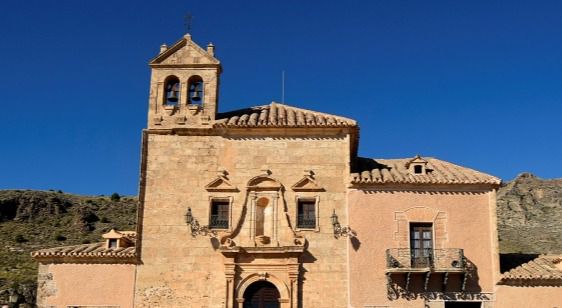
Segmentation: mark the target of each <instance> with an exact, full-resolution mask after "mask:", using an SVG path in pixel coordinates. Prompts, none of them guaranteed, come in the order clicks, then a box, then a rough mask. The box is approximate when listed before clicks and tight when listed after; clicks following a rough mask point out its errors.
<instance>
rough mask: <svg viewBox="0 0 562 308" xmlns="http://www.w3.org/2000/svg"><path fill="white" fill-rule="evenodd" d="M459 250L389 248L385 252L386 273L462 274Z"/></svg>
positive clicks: (462, 257)
mask: <svg viewBox="0 0 562 308" xmlns="http://www.w3.org/2000/svg"><path fill="white" fill-rule="evenodd" d="M465 263H466V261H465V258H464V252H463V250H462V249H460V248H445V249H427V248H390V249H387V250H386V267H387V272H426V271H431V272H463V271H465V268H466V264H465Z"/></svg>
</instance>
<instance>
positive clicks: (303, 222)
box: [297, 215, 316, 229]
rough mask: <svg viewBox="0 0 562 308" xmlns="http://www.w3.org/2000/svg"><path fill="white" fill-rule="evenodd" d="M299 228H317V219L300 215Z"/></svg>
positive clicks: (298, 217)
mask: <svg viewBox="0 0 562 308" xmlns="http://www.w3.org/2000/svg"><path fill="white" fill-rule="evenodd" d="M297 228H304V229H314V228H316V219H315V218H314V217H312V218H310V217H309V216H305V215H298V216H297Z"/></svg>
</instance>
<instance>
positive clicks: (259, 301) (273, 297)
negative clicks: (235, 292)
mask: <svg viewBox="0 0 562 308" xmlns="http://www.w3.org/2000/svg"><path fill="white" fill-rule="evenodd" d="M279 297H280V295H279V290H277V288H276V287H275V286H274V285H273V284H272V283H271V282H268V281H256V282H254V283H252V284H251V285H250V286H249V287H248V288H247V289H246V291H244V308H280V305H279Z"/></svg>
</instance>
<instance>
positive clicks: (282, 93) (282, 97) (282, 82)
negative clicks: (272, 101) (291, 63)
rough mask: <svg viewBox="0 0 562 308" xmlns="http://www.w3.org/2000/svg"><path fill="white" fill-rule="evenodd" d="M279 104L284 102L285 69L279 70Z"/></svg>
mask: <svg viewBox="0 0 562 308" xmlns="http://www.w3.org/2000/svg"><path fill="white" fill-rule="evenodd" d="M281 104H285V71H284V70H283V71H281Z"/></svg>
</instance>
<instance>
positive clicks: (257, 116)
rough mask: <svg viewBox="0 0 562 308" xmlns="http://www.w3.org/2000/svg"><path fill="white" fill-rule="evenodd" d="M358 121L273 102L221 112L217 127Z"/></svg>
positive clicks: (349, 124)
mask: <svg viewBox="0 0 562 308" xmlns="http://www.w3.org/2000/svg"><path fill="white" fill-rule="evenodd" d="M356 125H357V122H356V121H354V120H352V119H348V118H344V117H340V116H336V115H331V114H327V113H322V112H316V111H312V110H306V109H301V108H296V107H292V106H288V105H284V104H279V103H275V102H272V103H271V104H269V105H263V106H256V107H250V108H246V109H241V110H236V111H231V112H226V113H219V114H218V115H217V119H216V121H215V127H352V126H356Z"/></svg>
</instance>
